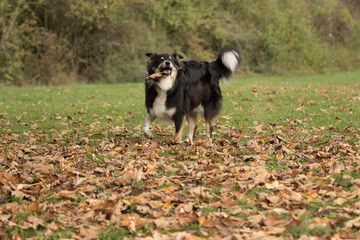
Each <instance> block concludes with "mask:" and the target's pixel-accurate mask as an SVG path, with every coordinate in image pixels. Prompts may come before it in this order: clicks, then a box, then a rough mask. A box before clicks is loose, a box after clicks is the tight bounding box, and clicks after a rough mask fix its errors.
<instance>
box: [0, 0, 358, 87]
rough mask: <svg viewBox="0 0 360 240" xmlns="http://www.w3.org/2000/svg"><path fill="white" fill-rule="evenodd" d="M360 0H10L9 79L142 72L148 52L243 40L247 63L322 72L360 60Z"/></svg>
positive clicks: (1, 15)
mask: <svg viewBox="0 0 360 240" xmlns="http://www.w3.org/2000/svg"><path fill="white" fill-rule="evenodd" d="M359 6H360V5H359V2H358V1H356V0H319V1H316V2H314V1H311V0H305V1H294V0H267V1H260V0H256V1H254V0H226V1H225V0H221V1H217V0H208V1H201V0H163V1H155V0H121V1H118V0H92V1H78V0H32V1H29V0H19V1H12V0H2V1H1V2H0V26H2V28H1V29H0V38H1V46H0V47H1V54H0V82H3V83H9V84H14V85H29V84H36V85H57V84H69V83H74V82H85V83H94V82H103V83H119V82H133V81H143V78H144V75H145V71H144V69H145V65H146V61H147V59H146V57H145V56H144V53H145V52H173V51H177V52H179V53H181V54H182V55H184V56H185V58H186V59H195V60H199V59H201V60H212V59H214V58H215V57H216V55H217V52H218V50H219V49H220V48H221V47H223V46H225V45H234V46H238V47H239V48H241V49H242V50H243V52H244V56H245V60H246V62H245V64H244V65H243V70H244V71H253V72H259V73H271V74H283V73H314V72H327V71H338V70H347V69H352V68H356V67H358V66H359V63H360V41H359V39H360V8H359Z"/></svg>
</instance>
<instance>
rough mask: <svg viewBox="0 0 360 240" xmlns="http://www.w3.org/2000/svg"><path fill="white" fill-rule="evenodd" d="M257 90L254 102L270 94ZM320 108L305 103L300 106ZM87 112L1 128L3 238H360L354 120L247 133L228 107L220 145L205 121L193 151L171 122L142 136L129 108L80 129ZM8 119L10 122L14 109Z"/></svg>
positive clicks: (358, 138) (259, 126) (258, 127)
mask: <svg viewBox="0 0 360 240" xmlns="http://www.w3.org/2000/svg"><path fill="white" fill-rule="evenodd" d="M248 91H249V94H251V95H252V97H254V99H255V98H258V97H259V96H257V94H259V95H261V94H262V92H261V91H259V90H256V89H254V88H252V89H251V88H250V89H249V90H248ZM231 94H233V93H231ZM234 94H237V93H234ZM344 94H346V93H344ZM277 96H280V94H278V93H277V94H276V93H273V96H271V98H269V96H266V98H267V99H273V100H272V102H271V101H268V102H267V104H270V105H272V104H273V102H275V103H276V102H277V101H278V100H277ZM225 99H226V98H225ZM359 100H360V98H357V97H356V96H355V97H354V96H352V97H350V99H349V102H352V103H354V102H357V103H358V102H359ZM246 101H248V102H249V101H250V102H251V99H250V98H248V99H243V102H244V103H243V104H244V105H243V106H245V104H246V103H245V102H246ZM295 101H296V100H295ZM317 101H318V100H317ZM316 104H317V103H316V101H313V100H309V101H302V102H301V103H299V106H293V107H291V109H292V110H291V111H292V112H293V113H297V112H298V111H299V109H298V108H299V107H300V108H302V109H304V108H306V107H311V106H313V105H316ZM234 105H237V103H234ZM334 106H335V105H334ZM329 109H330V110H331V108H329ZM329 109H324V111H325V112H324V111H320V113H321V114H324V115H326V114H327V113H326V111H330V110H329ZM355 110H356V109H354V111H355ZM357 110H359V109H357ZM300 112H301V111H300ZM79 114H80V115H81V114H83V115H84V114H87V113H86V110H82V111H81V110H79V111H75V112H74V115H73V116H70V117H69V116H67V117H63V116H59V117H58V118H59V119H56V116H55V117H54V118H52V120H53V121H64V122H67V123H69V122H71V123H72V124H73V125H74V127H69V128H65V129H51V130H50V131H43V130H42V129H41V127H38V125H37V123H29V124H28V127H29V128H30V129H31V131H24V132H18V133H14V132H11V131H8V132H4V133H2V134H1V135H0V164H1V165H0V184H1V188H0V190H1V198H0V202H1V205H0V238H1V239H6V238H9V239H10V238H13V239H25V238H30V237H32V238H33V239H61V238H72V239H99V238H100V239H119V238H120V239H121V238H144V239H187V240H191V239H222V238H224V239H261V238H265V239H297V238H301V239H313V238H311V237H315V239H316V238H319V239H356V238H358V237H359V236H360V217H359V216H360V165H359V163H360V135H359V129H358V128H357V127H356V126H353V125H351V124H350V125H348V126H346V125H345V126H346V127H338V126H337V125H325V126H317V127H309V126H308V125H304V122H306V121H310V120H309V118H311V117H314V118H315V117H316V116H315V115H314V116H309V115H308V114H305V115H306V116H307V117H304V118H302V119H298V118H287V117H286V118H284V124H281V125H280V124H272V123H264V122H262V121H252V122H251V123H250V126H249V127H248V128H244V127H242V126H241V125H236V124H234V123H235V122H236V119H235V117H234V116H233V115H232V114H225V115H224V114H223V116H222V117H220V118H219V121H218V125H217V127H216V131H215V134H214V135H215V136H214V145H213V146H208V144H206V141H205V139H204V133H203V132H202V130H201V128H200V131H199V132H198V138H197V140H196V141H195V144H194V146H190V145H189V144H188V143H187V142H181V143H179V144H177V143H174V142H173V141H172V133H173V127H172V126H169V127H167V126H166V125H159V124H155V125H154V129H153V130H154V132H156V137H155V138H154V139H152V140H149V139H146V138H144V137H143V136H142V133H141V122H139V121H135V120H134V118H135V116H132V115H131V113H125V114H124V116H123V117H119V118H118V119H115V118H113V117H112V116H99V115H93V114H92V115H91V116H92V118H94V119H95V120H96V119H98V118H104V120H105V121H107V122H108V123H101V122H98V121H93V123H92V124H84V125H83V126H82V127H81V128H78V127H75V126H79V123H78V122H77V121H76V119H75V118H76V116H77V115H79ZM45 117H47V116H45ZM48 119H49V118H48ZM74 119H75V120H74ZM0 120H1V124H2V126H3V127H7V128H9V127H12V126H13V125H12V124H13V123H11V122H10V121H9V117H8V116H7V115H5V114H3V115H2V117H1V118H0ZM40 121H41V119H40V120H39V124H40ZM43 121H47V120H43ZM18 122H21V121H18ZM128 122H131V124H130V125H129V123H128ZM16 124H19V123H16ZM201 124H203V122H202V123H200V125H201Z"/></svg>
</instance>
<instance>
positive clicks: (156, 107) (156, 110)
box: [150, 91, 176, 121]
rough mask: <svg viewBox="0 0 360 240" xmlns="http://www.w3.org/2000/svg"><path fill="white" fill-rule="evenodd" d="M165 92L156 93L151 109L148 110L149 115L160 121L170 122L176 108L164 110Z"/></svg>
mask: <svg viewBox="0 0 360 240" xmlns="http://www.w3.org/2000/svg"><path fill="white" fill-rule="evenodd" d="M165 103H166V92H165V91H158V95H157V96H156V98H155V101H154V103H153V108H152V109H150V113H151V114H152V115H154V116H156V117H157V118H159V119H161V120H165V121H166V120H170V118H171V117H172V116H173V115H174V114H175V111H176V108H169V109H167V108H166V105H165Z"/></svg>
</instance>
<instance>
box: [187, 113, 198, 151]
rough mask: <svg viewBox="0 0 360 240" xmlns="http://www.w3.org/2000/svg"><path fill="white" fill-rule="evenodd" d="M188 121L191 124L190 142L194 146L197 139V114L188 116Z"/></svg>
mask: <svg viewBox="0 0 360 240" xmlns="http://www.w3.org/2000/svg"><path fill="white" fill-rule="evenodd" d="M187 120H188V123H189V135H188V140H189V142H190V144H191V145H193V143H194V138H195V131H196V128H197V114H196V113H191V114H189V115H188V116H187Z"/></svg>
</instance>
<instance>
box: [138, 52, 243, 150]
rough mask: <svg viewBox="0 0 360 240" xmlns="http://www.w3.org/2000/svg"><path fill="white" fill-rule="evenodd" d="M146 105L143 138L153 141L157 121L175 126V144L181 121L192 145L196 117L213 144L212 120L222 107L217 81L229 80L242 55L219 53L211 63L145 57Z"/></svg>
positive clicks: (177, 57)
mask: <svg viewBox="0 0 360 240" xmlns="http://www.w3.org/2000/svg"><path fill="white" fill-rule="evenodd" d="M146 56H147V57H149V61H148V63H147V77H146V80H145V96H146V97H145V104H146V108H147V116H146V119H145V124H144V127H143V132H144V135H145V136H146V137H149V138H151V137H153V134H152V133H151V131H150V126H151V123H152V122H153V121H154V120H155V118H158V119H160V120H168V121H169V120H170V121H171V122H174V123H175V132H176V136H175V140H176V141H179V140H181V137H182V132H183V128H184V118H185V117H186V119H187V121H188V125H189V134H188V140H189V141H190V143H191V144H193V139H194V136H195V131H196V128H197V115H198V114H202V115H203V116H204V118H205V123H206V137H207V140H208V141H209V142H210V143H211V142H212V130H213V124H214V119H215V117H216V116H217V115H218V114H219V111H220V109H221V106H222V95H221V89H220V85H219V81H220V80H224V79H228V78H229V77H230V76H231V75H232V74H233V73H234V72H235V70H236V68H237V67H238V66H239V65H240V63H241V60H242V57H241V52H240V51H239V50H238V49H237V48H234V47H225V48H223V49H221V51H220V52H219V54H218V57H217V59H216V60H215V61H213V62H198V61H181V60H180V59H182V58H183V57H182V56H181V55H179V54H177V53H174V54H156V53H147V54H146Z"/></svg>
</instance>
